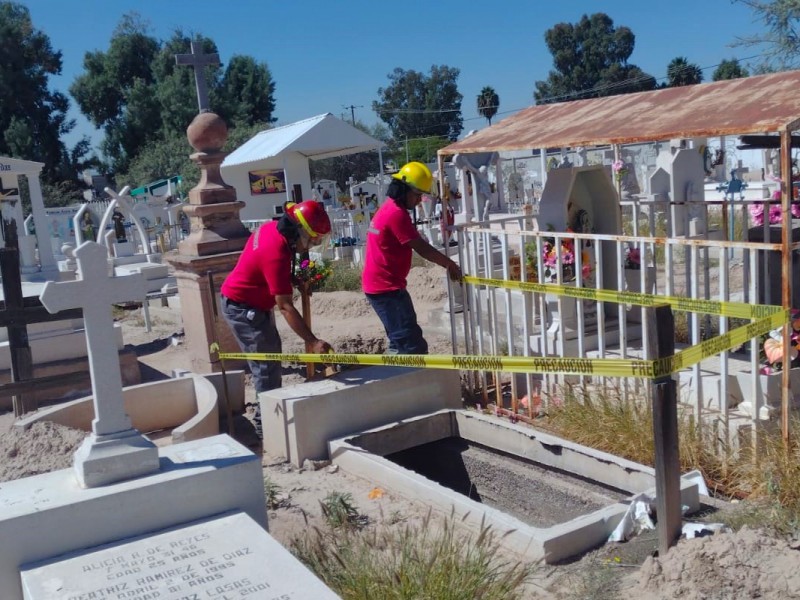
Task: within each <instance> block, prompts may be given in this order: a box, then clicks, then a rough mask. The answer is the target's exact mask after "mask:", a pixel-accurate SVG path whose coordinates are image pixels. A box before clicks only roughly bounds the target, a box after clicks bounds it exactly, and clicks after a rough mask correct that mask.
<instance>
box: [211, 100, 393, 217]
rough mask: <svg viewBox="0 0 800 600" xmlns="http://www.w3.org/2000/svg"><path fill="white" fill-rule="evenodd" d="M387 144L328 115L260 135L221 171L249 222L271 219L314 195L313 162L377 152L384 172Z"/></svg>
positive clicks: (235, 151)
mask: <svg viewBox="0 0 800 600" xmlns="http://www.w3.org/2000/svg"><path fill="white" fill-rule="evenodd" d="M383 146H384V143H383V142H382V141H380V140H377V139H375V138H373V137H371V136H369V135H367V134H366V133H364V132H363V131H361V130H360V129H357V128H356V127H353V126H352V125H350V124H349V123H346V122H345V121H342V120H341V119H337V118H336V117H335V116H333V115H332V114H331V113H325V114H323V115H318V116H316V117H312V118H310V119H304V120H302V121H297V122H296V123H291V124H289V125H284V126H282V127H275V128H274V129H267V130H265V131H262V132H260V133H258V134H256V135H255V136H254V137H252V138H250V139H249V140H248V141H247V142H245V143H244V144H242V145H241V146H239V148H237V149H236V150H234V151H233V152H231V153H230V154H229V155H228V156H227V157H225V160H224V161H222V166H221V168H220V172H221V173H222V178H223V179H224V180H225V183H227V184H228V185H230V186H233V187H235V188H236V197H237V199H239V200H243V201H244V202H246V203H247V206H245V207H244V208H243V209H242V210H241V212H240V213H239V214H240V217H241V219H242V220H243V221H244V220H254V219H259V220H263V219H271V218H273V217H276V216H279V215H280V214H281V213H282V212H283V204H284V202H287V201H295V200H297V201H301V200H308V199H310V198H311V197H312V194H313V190H312V188H311V173H310V170H309V164H308V161H309V160H320V159H323V158H334V157H337V156H345V155H348V154H357V153H359V152H368V151H371V150H377V151H378V158H379V161H380V167H381V172H382V171H383V154H382V152H381V150H382V148H383ZM298 194H299V195H298Z"/></svg>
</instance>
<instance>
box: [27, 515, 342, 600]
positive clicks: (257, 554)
mask: <svg viewBox="0 0 800 600" xmlns="http://www.w3.org/2000/svg"><path fill="white" fill-rule="evenodd" d="M21 576H22V585H23V589H24V592H25V599H26V600H64V599H68V598H74V599H75V600H78V599H79V598H86V599H87V600H88V599H89V598H97V599H98V600H99V599H112V598H132V599H133V598H137V599H139V600H145V599H158V600H183V599H186V600H188V599H190V598H196V599H200V598H204V599H205V598H207V599H209V600H210V599H212V598H213V599H216V600H225V599H226V598H227V599H229V600H232V599H233V598H254V599H256V598H262V599H265V600H267V599H271V600H334V599H336V598H339V596H337V595H336V594H334V593H333V592H332V591H331V590H330V589H329V588H328V587H327V586H326V585H325V584H324V583H322V582H321V581H320V580H319V579H317V577H316V576H315V575H314V574H313V573H312V572H311V571H309V570H308V568H307V567H305V566H304V565H303V564H302V563H301V562H300V561H298V560H297V559H296V558H294V557H293V556H292V555H291V554H290V553H289V551H288V550H286V548H284V547H283V546H281V545H280V544H279V543H278V542H277V541H275V539H274V538H273V537H272V536H270V535H269V534H268V533H267V532H266V531H264V530H263V529H262V528H261V527H260V526H259V524H258V523H256V522H255V521H254V520H253V519H251V518H250V517H249V516H247V515H246V514H244V513H235V514H232V515H228V516H224V517H220V518H216V519H213V520H210V521H205V522H201V523H197V524H193V525H189V526H186V527H181V528H178V529H174V530H171V531H167V532H164V533H158V534H156V535H152V536H149V537H144V538H139V539H136V540H131V541H128V542H123V543H121V544H112V545H108V546H104V547H100V548H96V549H90V550H87V551H84V552H81V553H78V554H73V555H68V556H65V557H61V559H60V560H58V559H57V560H56V561H50V562H49V563H48V564H45V565H42V566H24V567H23V568H22V571H21Z"/></svg>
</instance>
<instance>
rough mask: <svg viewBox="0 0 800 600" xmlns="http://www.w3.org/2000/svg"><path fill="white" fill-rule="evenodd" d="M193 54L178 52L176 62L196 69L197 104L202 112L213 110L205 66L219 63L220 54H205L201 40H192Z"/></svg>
mask: <svg viewBox="0 0 800 600" xmlns="http://www.w3.org/2000/svg"><path fill="white" fill-rule="evenodd" d="M190 47H191V50H192V53H191V54H176V55H175V64H178V65H189V66H191V67H192V68H193V69H194V81H195V86H196V87H197V104H198V106H199V107H200V112H201V113H203V112H208V111H209V110H211V109H210V108H209V105H208V86H206V76H205V71H204V69H205V67H206V66H208V65H218V64H219V54H217V53H216V52H215V53H214V54H203V48H202V47H201V46H200V42H199V41H196V42H195V41H192V42H191V44H190Z"/></svg>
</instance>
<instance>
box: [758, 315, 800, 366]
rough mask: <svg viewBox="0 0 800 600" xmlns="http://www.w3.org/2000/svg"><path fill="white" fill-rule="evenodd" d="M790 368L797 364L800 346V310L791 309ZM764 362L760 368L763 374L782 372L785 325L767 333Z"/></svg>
mask: <svg viewBox="0 0 800 600" xmlns="http://www.w3.org/2000/svg"><path fill="white" fill-rule="evenodd" d="M790 315H791V320H790V325H791V326H790V328H789V329H790V336H791V338H790V341H789V368H792V367H794V366H797V365H796V363H797V356H798V349H799V348H800V310H797V309H795V308H793V309H792V310H791V313H790ZM763 356H764V364H763V365H762V367H761V369H760V371H759V372H760V373H761V374H762V375H771V374H773V373H780V372H781V371H782V370H783V327H778V328H777V329H773V330H772V331H770V332H769V334H767V339H766V340H764V348H763Z"/></svg>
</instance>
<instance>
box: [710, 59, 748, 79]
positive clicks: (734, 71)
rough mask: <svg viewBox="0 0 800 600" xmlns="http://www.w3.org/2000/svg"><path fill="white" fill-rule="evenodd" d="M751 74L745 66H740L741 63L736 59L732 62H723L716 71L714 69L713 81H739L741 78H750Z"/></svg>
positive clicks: (731, 60)
mask: <svg viewBox="0 0 800 600" xmlns="http://www.w3.org/2000/svg"><path fill="white" fill-rule="evenodd" d="M749 76H750V73H749V72H748V71H747V69H745V68H744V67H743V66H741V65H740V64H739V61H738V60H736V59H735V58H732V59H730V60H727V59H726V60H723V61H722V62H721V63H719V65H718V66H717V68H716V69H714V74H713V75H712V76H711V80H712V81H723V80H725V79H739V78H741V77H749Z"/></svg>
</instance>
